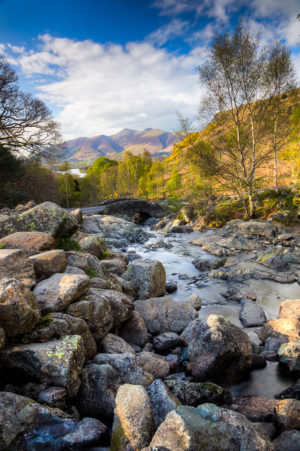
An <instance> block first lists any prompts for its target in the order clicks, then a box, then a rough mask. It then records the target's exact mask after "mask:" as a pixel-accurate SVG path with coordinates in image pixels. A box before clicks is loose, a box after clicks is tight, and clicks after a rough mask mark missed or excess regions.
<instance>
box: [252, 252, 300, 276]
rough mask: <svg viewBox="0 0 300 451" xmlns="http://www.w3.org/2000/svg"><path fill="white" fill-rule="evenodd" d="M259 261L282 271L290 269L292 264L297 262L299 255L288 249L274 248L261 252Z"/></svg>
mask: <svg viewBox="0 0 300 451" xmlns="http://www.w3.org/2000/svg"><path fill="white" fill-rule="evenodd" d="M257 261H258V262H259V263H261V264H263V265H264V266H268V267H270V268H273V269H276V270H281V271H282V270H284V269H288V268H289V265H290V264H297V263H298V261H299V257H298V256H297V255H295V254H293V253H292V252H291V251H290V250H288V249H283V248H273V249H272V250H271V251H269V250H268V251H267V252H263V253H262V254H260V255H259V257H258V259H257Z"/></svg>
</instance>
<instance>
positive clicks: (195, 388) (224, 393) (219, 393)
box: [165, 379, 231, 407]
mask: <svg viewBox="0 0 300 451" xmlns="http://www.w3.org/2000/svg"><path fill="white" fill-rule="evenodd" d="M165 384H166V386H167V387H168V388H169V389H170V390H171V392H172V393H173V395H174V396H176V398H177V399H179V401H181V402H182V404H185V405H188V406H195V407H196V406H198V405H199V404H202V403H204V402H210V403H213V404H218V405H220V404H225V403H226V404H230V403H231V394H230V392H229V391H228V390H225V389H224V388H222V387H220V386H219V385H216V384H213V383H212V382H190V381H185V380H180V379H170V380H166V381H165Z"/></svg>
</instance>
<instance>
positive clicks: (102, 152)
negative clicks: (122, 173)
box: [63, 128, 176, 162]
mask: <svg viewBox="0 0 300 451" xmlns="http://www.w3.org/2000/svg"><path fill="white" fill-rule="evenodd" d="M175 142H176V135H175V133H170V132H166V131H163V130H158V129H152V128H146V129H145V130H142V131H138V130H131V129H128V128H125V129H124V130H122V131H120V132H119V133H116V134H114V135H111V136H106V135H99V136H94V137H92V138H76V139H72V140H70V141H66V142H64V143H63V149H64V150H65V156H64V159H67V160H68V161H73V162H78V161H87V160H88V161H94V160H96V159H97V158H98V157H100V156H107V157H109V158H116V159H119V158H122V154H123V152H124V151H130V152H132V153H134V154H140V153H142V152H143V151H145V150H147V151H148V152H150V153H151V155H153V156H157V155H159V154H163V155H168V154H170V153H171V152H172V150H173V145H174V143H175Z"/></svg>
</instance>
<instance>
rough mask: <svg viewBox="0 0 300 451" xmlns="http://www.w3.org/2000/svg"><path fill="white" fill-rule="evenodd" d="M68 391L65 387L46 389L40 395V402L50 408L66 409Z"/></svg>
mask: <svg viewBox="0 0 300 451" xmlns="http://www.w3.org/2000/svg"><path fill="white" fill-rule="evenodd" d="M66 398H67V390H66V389H65V388H63V387H49V388H45V390H42V391H41V392H40V393H39V396H38V402H40V403H42V404H47V405H48V406H50V407H58V408H59V409H64V408H65V407H66Z"/></svg>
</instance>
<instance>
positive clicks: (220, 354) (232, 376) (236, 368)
mask: <svg viewBox="0 0 300 451" xmlns="http://www.w3.org/2000/svg"><path fill="white" fill-rule="evenodd" d="M181 339H182V340H183V341H184V343H186V344H187V345H188V351H187V355H188V359H189V361H190V362H191V371H192V376H193V378H194V379H195V380H197V381H205V380H207V379H210V380H216V381H218V380H226V382H227V383H230V382H229V381H237V380H239V379H240V378H241V377H242V376H244V375H245V374H247V373H248V372H249V371H250V369H251V365H252V347H251V343H250V340H249V338H248V335H247V334H246V333H245V332H243V331H242V330H241V329H240V328H238V327H236V326H235V325H233V324H232V323H230V321H229V320H228V319H226V318H224V317H223V316H218V315H210V316H209V317H208V318H207V320H203V319H200V318H199V319H196V320H195V321H193V322H191V323H190V324H189V325H188V326H187V328H186V329H185V330H184V331H183V333H182V334H181Z"/></svg>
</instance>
